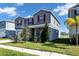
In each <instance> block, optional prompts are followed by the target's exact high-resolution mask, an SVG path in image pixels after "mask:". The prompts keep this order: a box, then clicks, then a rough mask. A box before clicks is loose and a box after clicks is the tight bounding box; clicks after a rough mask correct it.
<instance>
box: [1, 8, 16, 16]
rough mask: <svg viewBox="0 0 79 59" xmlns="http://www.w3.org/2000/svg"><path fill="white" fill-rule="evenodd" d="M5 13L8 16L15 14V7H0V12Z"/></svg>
mask: <svg viewBox="0 0 79 59" xmlns="http://www.w3.org/2000/svg"><path fill="white" fill-rule="evenodd" d="M2 13H5V14H7V15H9V16H15V15H16V8H15V7H5V8H0V14H2Z"/></svg>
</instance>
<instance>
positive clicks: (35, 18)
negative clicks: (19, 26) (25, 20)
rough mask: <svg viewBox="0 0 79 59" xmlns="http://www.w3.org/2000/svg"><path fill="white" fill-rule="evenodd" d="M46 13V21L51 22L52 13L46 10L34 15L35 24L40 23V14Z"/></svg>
mask: <svg viewBox="0 0 79 59" xmlns="http://www.w3.org/2000/svg"><path fill="white" fill-rule="evenodd" d="M44 14H45V15H46V22H47V23H49V22H50V13H48V12H45V11H39V12H38V13H37V14H35V15H34V24H38V16H39V15H44Z"/></svg>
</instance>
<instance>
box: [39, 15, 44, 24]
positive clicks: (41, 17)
mask: <svg viewBox="0 0 79 59" xmlns="http://www.w3.org/2000/svg"><path fill="white" fill-rule="evenodd" d="M39 19H40V23H44V16H43V15H40V17H39Z"/></svg>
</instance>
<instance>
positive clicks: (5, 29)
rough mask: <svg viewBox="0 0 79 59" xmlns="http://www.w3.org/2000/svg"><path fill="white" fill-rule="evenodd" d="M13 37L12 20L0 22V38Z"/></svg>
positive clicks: (13, 24) (13, 25) (13, 27)
mask: <svg viewBox="0 0 79 59" xmlns="http://www.w3.org/2000/svg"><path fill="white" fill-rule="evenodd" d="M14 35H15V23H14V21H12V20H7V21H0V37H1V38H2V37H7V38H8V37H12V36H14Z"/></svg>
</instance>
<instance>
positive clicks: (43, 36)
mask: <svg viewBox="0 0 79 59" xmlns="http://www.w3.org/2000/svg"><path fill="white" fill-rule="evenodd" d="M47 39H48V26H47V23H46V24H45V28H44V29H43V31H42V33H41V42H42V43H45V42H46V41H47Z"/></svg>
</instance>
